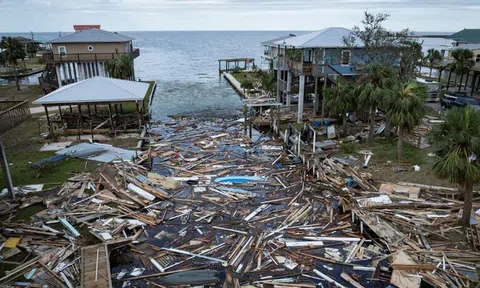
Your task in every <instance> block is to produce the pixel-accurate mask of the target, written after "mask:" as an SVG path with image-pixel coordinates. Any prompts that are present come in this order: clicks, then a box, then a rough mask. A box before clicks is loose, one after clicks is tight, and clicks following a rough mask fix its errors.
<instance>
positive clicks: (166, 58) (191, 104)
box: [0, 31, 291, 120]
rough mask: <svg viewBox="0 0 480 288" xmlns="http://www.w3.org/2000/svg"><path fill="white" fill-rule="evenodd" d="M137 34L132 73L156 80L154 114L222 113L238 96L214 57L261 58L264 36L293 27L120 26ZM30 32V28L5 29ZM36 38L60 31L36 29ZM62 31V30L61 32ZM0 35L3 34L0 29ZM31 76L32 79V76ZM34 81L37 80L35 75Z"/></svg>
mask: <svg viewBox="0 0 480 288" xmlns="http://www.w3.org/2000/svg"><path fill="white" fill-rule="evenodd" d="M120 33H122V34H124V35H126V36H130V37H132V38H135V40H134V47H137V48H140V57H138V58H137V59H135V73H136V75H135V76H136V78H137V79H141V80H155V81H157V90H156V94H155V97H154V100H153V103H152V117H153V120H166V119H167V116H170V115H179V114H181V115H193V116H203V115H207V116H223V115H232V114H234V113H237V112H238V111H237V110H236V109H239V108H241V100H240V98H239V96H238V95H237V94H236V92H235V91H234V90H233V89H232V88H231V87H230V85H228V83H227V82H226V81H225V80H223V79H221V78H220V77H219V74H218V61H217V60H218V59H221V58H231V57H252V58H255V63H256V64H257V63H258V64H260V63H261V53H262V49H261V46H260V43H261V42H262V41H265V40H268V39H272V38H276V37H279V36H282V35H285V34H288V33H291V32H282V31H265V32H263V31H215V32H214V31H202V32H191V31H179V32H177V31H175V32H173V31H171V32H169V31H162V32H153V31H152V32H120ZM11 35H19V36H24V37H30V33H23V34H22V33H20V34H18V33H16V34H9V35H8V36H11ZM34 35H35V38H36V39H38V40H40V41H49V40H52V39H55V38H56V37H58V33H35V34H34ZM62 35H65V33H63V34H62ZM1 36H4V35H0V37H1ZM31 81H33V82H34V81H35V79H33V80H31ZM37 83H38V81H37Z"/></svg>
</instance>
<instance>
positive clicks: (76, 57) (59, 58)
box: [43, 49, 140, 63]
mask: <svg viewBox="0 0 480 288" xmlns="http://www.w3.org/2000/svg"><path fill="white" fill-rule="evenodd" d="M123 55H129V56H131V57H132V59H135V58H137V57H138V56H140V49H133V51H132V52H127V53H77V54H65V55H63V54H53V52H50V53H45V54H43V60H44V63H62V62H95V61H108V60H115V59H118V58H120V57H121V56H123Z"/></svg>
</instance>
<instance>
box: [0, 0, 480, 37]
mask: <svg viewBox="0 0 480 288" xmlns="http://www.w3.org/2000/svg"><path fill="white" fill-rule="evenodd" d="M365 9H368V10H369V11H372V12H384V13H389V14H391V18H390V20H389V21H388V22H387V24H386V26H388V27H389V28H390V29H401V28H405V27H409V28H411V29H413V30H418V31H456V30H460V29H463V28H465V27H469V28H478V24H479V23H478V20H477V19H478V16H477V15H478V10H479V9H480V3H479V1H478V0H422V1H418V0H135V1H131V0H70V1H66V0H48V1H45V0H0V19H1V25H0V30H2V31H5V32H8V31H31V30H34V31H59V30H62V31H71V30H72V25H73V24H82V23H87V24H88V23H98V24H102V26H103V27H104V28H105V29H110V30H116V31H121V30H272V29H273V30H299V29H300V30H315V29H320V28H323V27H327V26H343V27H347V28H349V27H352V26H353V25H354V24H356V23H359V22H360V20H361V19H362V17H363V11H364V10H365ZM32 19H36V20H35V21H33V20H32ZM45 19H47V20H45Z"/></svg>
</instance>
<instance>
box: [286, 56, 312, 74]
mask: <svg viewBox="0 0 480 288" xmlns="http://www.w3.org/2000/svg"><path fill="white" fill-rule="evenodd" d="M288 69H290V70H293V71H295V72H297V73H300V74H302V75H305V76H311V75H312V70H313V64H312V63H302V62H298V61H295V60H288Z"/></svg>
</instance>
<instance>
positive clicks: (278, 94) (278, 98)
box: [277, 67, 282, 103]
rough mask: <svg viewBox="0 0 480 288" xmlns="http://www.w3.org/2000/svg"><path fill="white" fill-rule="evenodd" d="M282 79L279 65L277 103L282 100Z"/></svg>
mask: <svg viewBox="0 0 480 288" xmlns="http://www.w3.org/2000/svg"><path fill="white" fill-rule="evenodd" d="M281 80H282V71H281V70H280V67H277V103H280V102H281V99H280V81H281Z"/></svg>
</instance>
